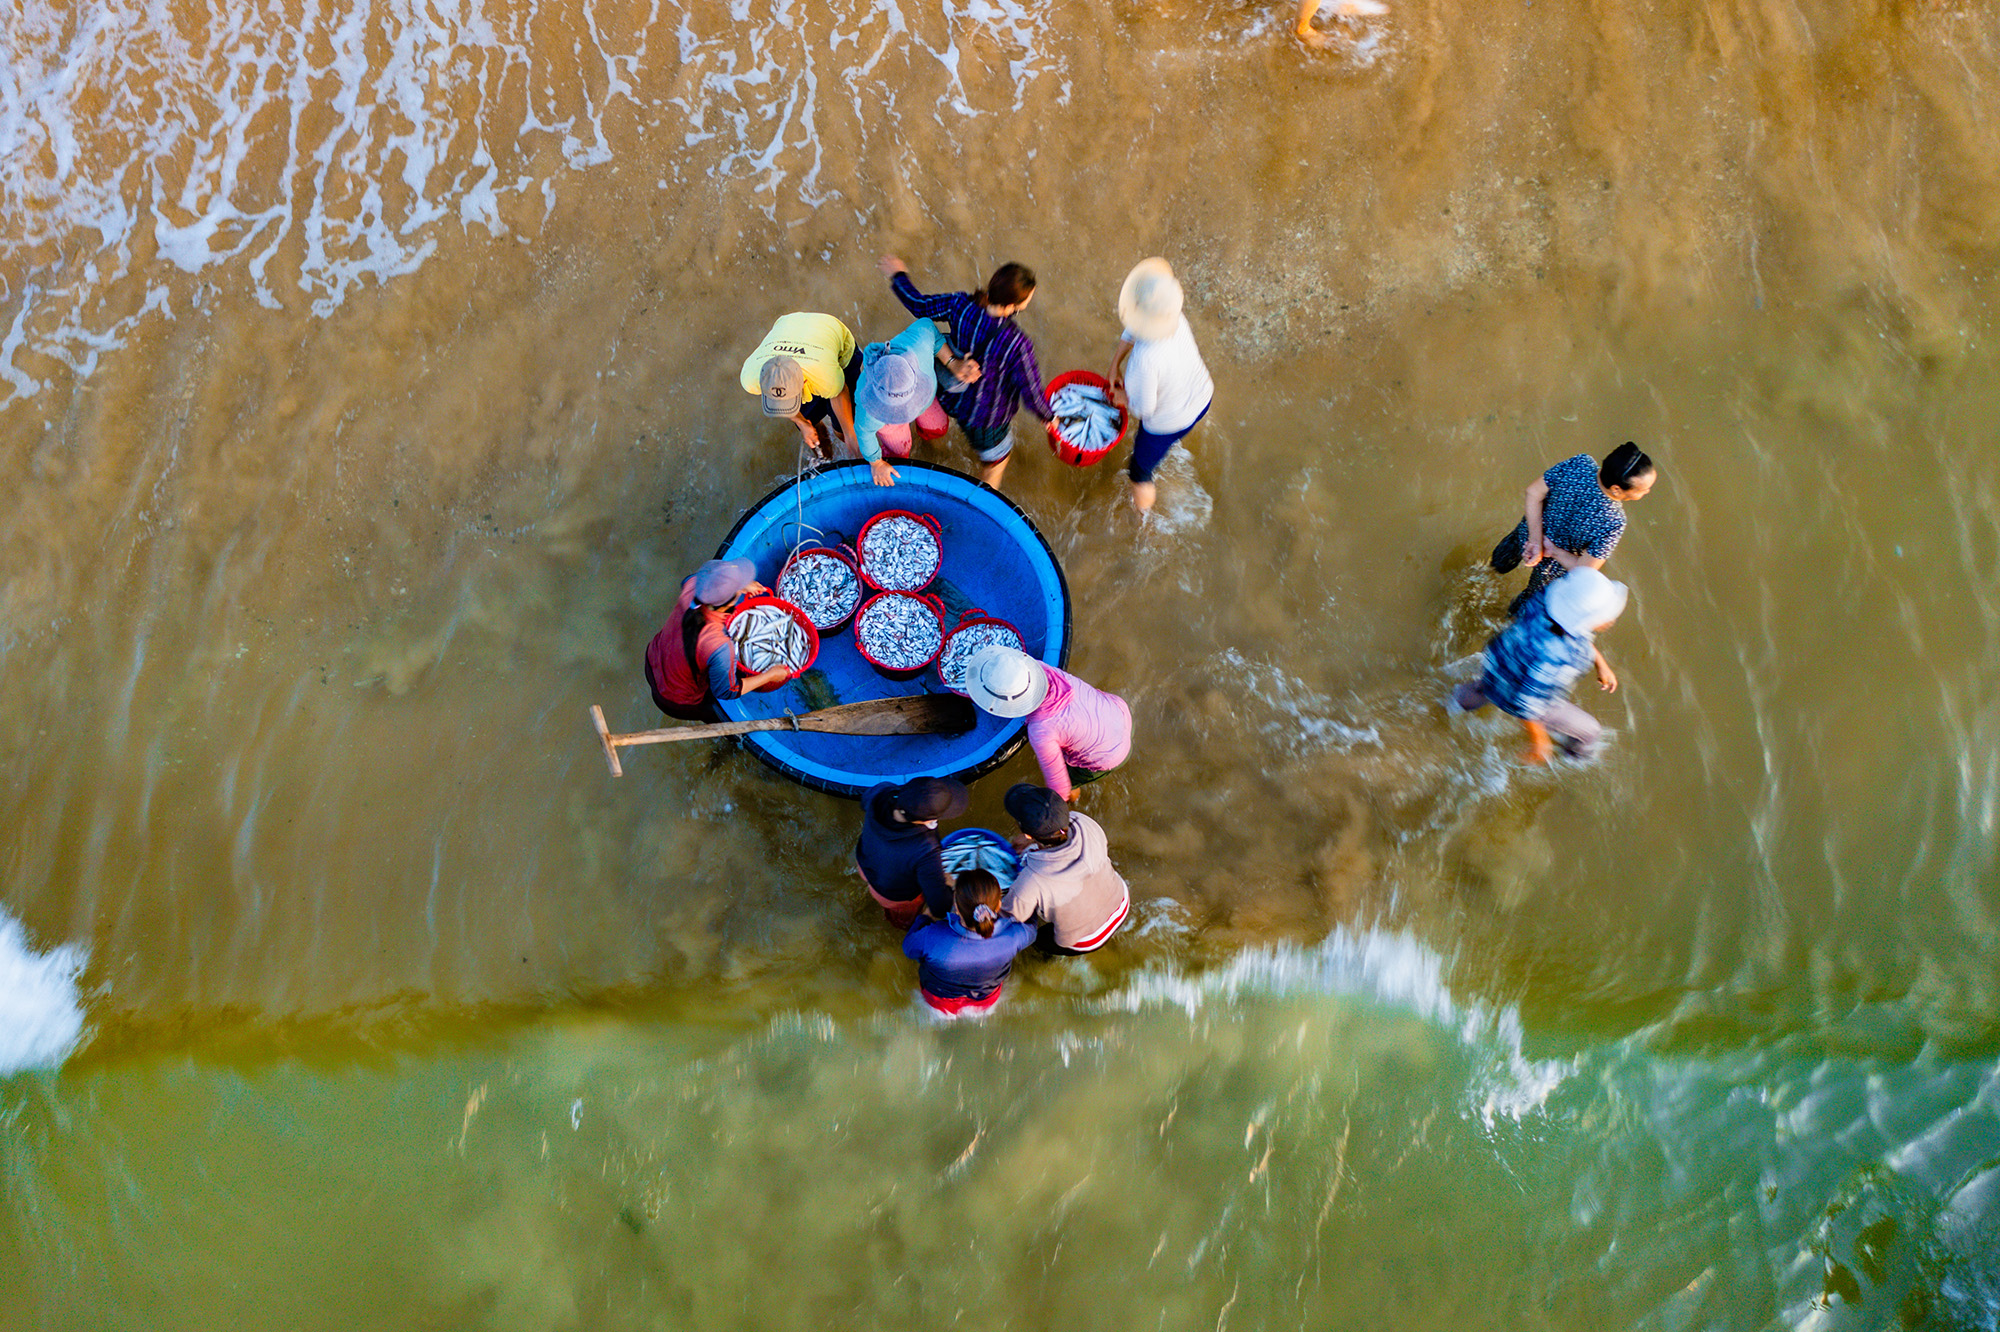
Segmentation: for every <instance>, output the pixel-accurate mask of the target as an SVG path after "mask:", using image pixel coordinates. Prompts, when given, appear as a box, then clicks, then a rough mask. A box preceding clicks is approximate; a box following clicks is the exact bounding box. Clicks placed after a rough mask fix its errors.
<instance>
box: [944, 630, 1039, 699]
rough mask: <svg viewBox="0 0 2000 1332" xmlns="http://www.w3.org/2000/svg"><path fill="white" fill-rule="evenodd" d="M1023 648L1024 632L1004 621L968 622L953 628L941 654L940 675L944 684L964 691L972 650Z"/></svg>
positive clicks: (946, 686)
mask: <svg viewBox="0 0 2000 1332" xmlns="http://www.w3.org/2000/svg"><path fill="white" fill-rule="evenodd" d="M996 643H997V644H999V645H1000V646H1001V647H1010V648H1020V647H1021V636H1020V635H1019V634H1017V633H1015V632H1014V631H1013V630H1012V629H1009V628H1008V627H1007V626H1006V625H1004V624H968V625H966V626H965V628H963V629H954V630H952V633H951V637H950V638H948V639H946V640H945V644H944V651H943V652H942V653H940V654H939V655H938V678H939V679H940V680H943V681H944V685H945V688H947V689H955V690H957V691H958V692H959V693H961V694H962V693H964V692H965V669H966V667H967V666H968V665H970V664H971V662H972V654H973V653H975V652H977V651H979V650H980V649H981V648H988V647H992V646H993V645H994V644H996Z"/></svg>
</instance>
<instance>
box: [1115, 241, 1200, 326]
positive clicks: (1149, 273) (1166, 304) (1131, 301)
mask: <svg viewBox="0 0 2000 1332" xmlns="http://www.w3.org/2000/svg"><path fill="white" fill-rule="evenodd" d="M1183 299H1184V297H1183V295H1182V293H1181V284H1180V283H1179V282H1178V281H1177V280H1176V279H1175V278H1174V270H1173V267H1172V265H1170V264H1168V263H1167V261H1166V260H1164V259H1161V258H1159V257H1158V256H1155V257H1153V258H1151V259H1141V260H1140V261H1139V263H1138V266H1137V267H1135V268H1134V269H1133V270H1132V271H1131V272H1129V273H1127V274H1126V275H1125V285H1124V286H1123V287H1121V288H1119V290H1118V319H1119V321H1120V322H1121V323H1123V324H1124V325H1125V331H1126V332H1127V333H1130V334H1131V335H1132V336H1133V337H1135V338H1138V339H1140V340H1141V341H1143V342H1158V341H1159V340H1160V339H1162V338H1167V337H1172V336H1173V332H1174V330H1175V329H1176V328H1179V327H1180V323H1181V302H1182V301H1183Z"/></svg>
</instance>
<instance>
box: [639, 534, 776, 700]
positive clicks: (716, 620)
mask: <svg viewBox="0 0 2000 1332" xmlns="http://www.w3.org/2000/svg"><path fill="white" fill-rule="evenodd" d="M768 590H769V589H767V588H766V587H765V586H764V585H763V584H762V583H760V582H758V581H757V566H756V565H754V564H752V563H751V562H750V561H748V560H710V561H709V562H708V563H706V564H704V565H702V566H701V568H699V569H697V570H695V572H694V573H693V574H691V575H690V576H689V577H688V578H687V579H686V580H684V581H683V582H682V583H681V594H680V598H679V600H677V601H675V602H674V609H673V612H672V613H671V614H670V615H668V617H667V623H666V626H665V627H664V628H662V629H661V630H660V632H659V633H657V634H654V635H653V641H652V642H650V643H648V644H647V645H646V659H645V673H646V684H647V686H648V687H649V688H650V689H651V690H652V691H653V702H654V703H655V704H657V705H658V706H659V709H660V711H661V712H664V713H666V714H667V715H668V716H669V717H677V718H679V719H680V720H681V721H697V722H716V721H721V720H722V713H721V712H720V711H719V710H718V709H717V708H716V706H715V705H716V703H717V702H718V701H721V700H728V699H732V698H740V697H742V696H743V695H744V694H745V693H747V692H749V691H751V690H756V689H762V688H763V687H764V686H765V685H768V684H775V683H777V682H778V681H780V680H782V679H784V678H785V677H786V676H787V675H788V674H790V671H789V669H788V668H786V667H784V666H773V667H772V668H771V669H769V670H765V671H758V672H756V673H755V674H754V675H747V676H746V675H744V674H743V671H742V667H741V665H740V664H739V663H738V662H737V660H736V644H734V643H732V642H730V641H729V630H728V628H727V625H728V623H729V612H730V610H731V609H733V608H734V607H735V606H736V604H737V603H738V602H740V601H742V600H743V598H744V597H746V596H749V595H751V594H752V593H762V592H765V591H768Z"/></svg>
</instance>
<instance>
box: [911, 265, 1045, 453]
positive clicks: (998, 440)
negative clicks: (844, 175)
mask: <svg viewBox="0 0 2000 1332" xmlns="http://www.w3.org/2000/svg"><path fill="white" fill-rule="evenodd" d="M881 268H882V271H883V272H884V273H885V274H887V275H888V278H889V287H890V290H892V291H894V292H895V293H896V299H897V300H899V301H901V302H902V303H903V305H904V306H905V307H906V308H907V309H908V310H909V312H910V313H911V314H913V315H916V316H917V317H918V318H920V319H935V320H938V321H940V322H942V323H944V324H945V325H947V326H948V327H949V328H950V330H951V331H950V333H949V334H948V335H947V336H948V337H949V339H950V342H951V349H950V354H949V355H947V356H946V357H945V359H944V369H943V370H941V371H940V372H939V373H938V389H939V392H938V401H939V402H940V403H942V404H943V405H944V410H945V414H946V415H947V416H949V417H951V419H952V420H954V421H956V422H958V425H959V429H961V430H963V431H964V432H965V440H966V443H968V444H969V445H971V446H972V451H973V453H974V454H976V455H977V456H978V458H979V464H980V466H979V479H980V480H981V481H984V482H985V483H986V484H987V485H989V486H992V487H994V488H995V489H998V488H999V485H1000V477H1001V474H1002V473H1004V472H1005V471H1006V470H1007V458H1008V454H1009V453H1010V451H1011V450H1012V449H1013V447H1014V441H1013V439H1012V437H1011V436H1010V435H1009V433H1008V432H1009V427H1010V426H1011V425H1012V424H1013V421H1014V413H1015V412H1017V411H1019V410H1020V409H1021V408H1022V407H1023V406H1025V407H1027V409H1028V410H1029V411H1031V412H1033V413H1034V414H1035V415H1036V416H1039V417H1040V418H1041V419H1042V420H1044V421H1048V420H1051V419H1052V418H1053V417H1054V416H1055V411H1054V409H1052V408H1051V407H1050V406H1049V399H1048V395H1047V394H1046V393H1045V392H1043V391H1042V371H1041V367H1040V366H1038V365H1037V364H1036V363H1035V344H1034V343H1033V342H1031V341H1029V340H1028V335H1027V334H1026V333H1024V332H1022V331H1021V327H1020V325H1018V324H1016V323H1015V322H1014V315H1015V313H1016V312H1017V311H1020V310H1023V309H1026V308H1027V305H1028V302H1029V301H1031V300H1033V299H1034V297H1035V274H1034V270H1033V269H1030V268H1027V267H1024V266H1023V265H1021V264H1002V265H1000V267H999V268H997V269H995V270H994V273H993V276H992V278H991V279H990V280H989V281H988V282H987V284H986V285H985V286H984V287H981V288H980V289H979V290H978V291H971V292H967V291H954V292H948V293H946V294H944V295H941V296H926V295H924V294H923V293H922V292H921V291H918V290H917V284H916V283H914V282H912V281H910V270H909V269H908V268H907V267H906V266H905V265H904V263H903V261H902V260H901V259H898V258H897V257H896V256H895V255H893V254H891V255H884V256H883V258H882V264H881Z"/></svg>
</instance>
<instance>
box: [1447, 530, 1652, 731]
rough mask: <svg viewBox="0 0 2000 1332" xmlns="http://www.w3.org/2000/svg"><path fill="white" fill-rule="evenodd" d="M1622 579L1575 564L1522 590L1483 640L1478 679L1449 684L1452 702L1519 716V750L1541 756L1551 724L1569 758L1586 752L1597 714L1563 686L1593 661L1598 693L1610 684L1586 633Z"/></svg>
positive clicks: (1618, 604) (1621, 591) (1608, 617)
mask: <svg viewBox="0 0 2000 1332" xmlns="http://www.w3.org/2000/svg"><path fill="white" fill-rule="evenodd" d="M1625 596H1626V592H1625V585H1624V584H1623V583H1614V582H1612V581H1611V580H1610V579H1609V578H1606V577H1605V576H1604V575H1603V574H1601V573H1599V572H1598V571H1597V570H1595V569H1575V570H1572V571H1571V572H1570V573H1569V574H1567V575H1565V576H1564V577H1562V578H1558V579H1557V580H1556V581H1555V582H1554V583H1552V584H1550V585H1549V587H1548V590H1547V591H1543V592H1536V593H1533V594H1531V595H1530V596H1529V598H1528V601H1527V604H1526V605H1524V606H1522V607H1521V610H1520V614H1519V616H1518V617H1517V618H1516V619H1515V621H1514V622H1513V623H1512V624H1510V625H1508V626H1507V627H1506V628H1505V629H1503V630H1502V631H1501V632H1500V633H1498V634H1496V635H1495V636H1494V638H1493V641H1492V642H1490V643H1488V644H1487V645H1486V671H1485V673H1484V674H1483V675H1481V676H1480V677H1479V681H1478V683H1476V684H1474V683H1472V682H1469V681H1468V682H1467V683H1465V684H1462V685H1460V686H1459V687H1458V688H1457V689H1456V690H1454V691H1453V692H1452V702H1454V703H1456V704H1457V705H1458V706H1459V707H1461V708H1464V709H1465V710H1466V711H1468V712H1475V711H1477V710H1478V709H1480V708H1483V707H1485V706H1486V705H1487V704H1488V703H1491V704H1493V705H1495V706H1496V707H1498V708H1499V709H1500V710H1501V711H1502V712H1504V713H1506V714H1508V715H1509V716H1511V717H1518V718H1520V719H1521V725H1522V726H1523V727H1524V728H1525V729H1526V730H1527V732H1528V749H1527V752H1526V753H1525V754H1523V755H1522V758H1523V759H1525V760H1526V761H1527V762H1529V763H1547V762H1548V761H1549V755H1550V754H1551V753H1552V752H1553V749H1554V742H1552V741H1551V740H1550V738H1549V733H1550V732H1551V731H1553V732H1555V734H1556V735H1557V736H1559V737H1561V743H1562V747H1563V752H1565V753H1567V754H1568V755H1570V756H1571V757H1572V758H1581V759H1587V758H1593V757H1595V756H1596V754H1597V748H1598V745H1599V743H1600V741H1601V739H1602V736H1603V728H1602V727H1600V726H1599V725H1598V724H1597V719H1596V718H1594V717H1592V716H1591V715H1590V714H1589V713H1587V712H1585V711H1584V710H1583V709H1582V708H1580V707H1578V706H1577V705H1576V704H1574V703H1572V702H1570V701H1569V690H1570V686H1571V685H1573V684H1575V683H1576V681H1577V679H1578V678H1579V677H1580V676H1582V674H1583V673H1584V672H1585V671H1587V670H1590V669H1592V668H1593V667H1594V668H1596V671H1597V683H1598V686H1599V687H1600V688H1602V689H1603V690H1604V691H1605V692H1606V693H1609V692H1611V691H1612V690H1615V689H1616V688H1618V677H1617V675H1615V674H1613V673H1612V670H1611V664H1610V663H1609V662H1607V661H1605V660H1604V654H1603V653H1602V652H1599V651H1598V650H1597V644H1596V643H1595V642H1594V641H1593V639H1594V636H1595V635H1596V634H1598V633H1600V632H1602V631H1603V630H1606V629H1609V628H1610V627H1611V625H1612V623H1613V622H1614V621H1616V620H1617V618H1618V616H1619V615H1620V614H1621V613H1622V612H1623V611H1624V609H1625Z"/></svg>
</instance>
